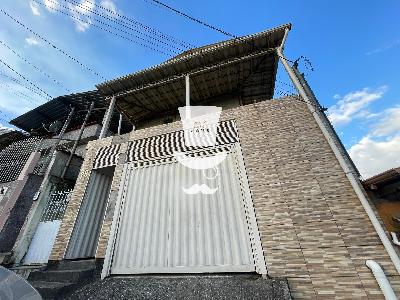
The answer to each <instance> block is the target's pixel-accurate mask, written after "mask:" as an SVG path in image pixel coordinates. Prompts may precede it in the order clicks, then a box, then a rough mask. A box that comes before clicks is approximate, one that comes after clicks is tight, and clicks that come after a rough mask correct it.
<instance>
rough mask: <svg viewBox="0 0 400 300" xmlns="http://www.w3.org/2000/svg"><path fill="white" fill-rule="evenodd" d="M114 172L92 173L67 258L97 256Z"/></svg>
mask: <svg viewBox="0 0 400 300" xmlns="http://www.w3.org/2000/svg"><path fill="white" fill-rule="evenodd" d="M113 172H114V168H113V167H109V168H104V169H98V170H95V171H93V172H92V174H91V176H90V179H89V183H88V185H87V188H86V193H85V196H84V198H83V200H82V205H81V207H80V210H79V215H78V218H77V221H76V223H75V227H74V230H73V232H72V236H71V240H70V241H69V244H68V250H67V253H66V256H65V258H67V259H78V258H91V257H94V256H95V254H96V248H97V242H98V238H99V234H100V230H101V225H102V223H103V218H104V210H105V208H106V205H107V200H108V196H109V193H110V187H111V182H112V175H113Z"/></svg>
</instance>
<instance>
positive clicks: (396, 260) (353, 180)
mask: <svg viewBox="0 0 400 300" xmlns="http://www.w3.org/2000/svg"><path fill="white" fill-rule="evenodd" d="M288 32H289V28H286V29H285V35H284V37H283V39H282V44H281V46H280V47H278V48H277V50H276V51H277V54H278V56H279V59H280V60H281V62H282V64H283V66H284V67H285V69H286V72H287V73H288V75H289V77H290V79H291V81H292V82H293V84H294V85H295V87H296V89H297V91H298V92H299V94H300V96H301V97H302V98H303V99H304V102H305V103H306V104H307V107H308V109H309V110H310V112H311V113H312V115H313V117H314V119H315V121H316V122H317V124H318V126H319V128H320V129H321V131H322V133H323V135H324V137H325V139H326V140H327V141H328V143H329V146H330V147H331V149H332V151H333V153H334V154H335V157H336V159H337V160H338V161H339V164H340V166H341V167H342V169H343V171H344V173H345V174H346V176H347V178H348V179H349V181H350V184H351V186H352V187H353V189H354V191H355V192H356V194H357V196H358V199H359V200H360V202H361V204H362V206H363V208H364V210H365V212H366V213H367V215H368V217H369V219H370V220H371V223H372V225H373V226H374V228H375V231H376V232H377V234H378V236H379V238H380V240H381V242H382V244H383V246H384V247H385V249H386V251H387V253H388V254H389V256H390V258H391V260H392V262H393V265H394V266H395V268H396V270H397V272H398V273H399V274H400V259H399V257H398V255H397V253H396V250H395V249H394V247H393V245H392V243H391V241H390V240H389V238H388V236H387V235H386V233H385V230H384V229H383V228H382V226H381V224H380V223H379V220H378V218H377V217H376V215H375V213H374V211H373V209H372V208H371V206H370V204H369V202H368V200H367V198H366V197H365V195H364V192H363V191H362V190H361V188H360V185H359V179H358V178H357V177H356V176H355V175H354V174H353V172H352V170H351V169H350V168H349V166H348V165H347V163H346V161H345V159H344V158H343V156H342V154H341V152H340V150H339V148H338V147H337V145H336V143H335V142H334V140H333V139H332V137H331V136H330V134H329V132H328V130H327V129H326V127H325V125H324V123H323V121H322V120H321V118H320V115H319V112H318V111H317V110H316V109H315V106H314V105H313V104H312V103H311V101H310V99H309V98H308V96H307V94H306V92H305V91H304V88H303V86H302V85H301V84H300V82H299V80H298V79H297V77H296V75H295V73H294V71H293V70H292V68H291V67H290V66H289V64H288V63H287V61H286V59H285V57H284V55H283V53H282V49H283V46H284V43H285V41H286V38H287V34H288Z"/></svg>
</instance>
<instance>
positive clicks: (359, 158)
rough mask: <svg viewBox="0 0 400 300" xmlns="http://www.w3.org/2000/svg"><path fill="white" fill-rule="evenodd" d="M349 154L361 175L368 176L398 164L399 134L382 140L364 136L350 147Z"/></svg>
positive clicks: (399, 159)
mask: <svg viewBox="0 0 400 300" xmlns="http://www.w3.org/2000/svg"><path fill="white" fill-rule="evenodd" d="M349 154H350V156H351V158H352V159H353V161H354V163H355V164H356V166H357V168H358V169H359V171H360V173H361V175H362V176H363V177H364V178H365V179H366V178H369V177H371V176H373V175H376V174H378V173H381V172H383V171H386V170H388V169H391V168H394V167H398V166H400V135H397V136H394V137H392V138H390V139H388V140H383V141H379V140H375V139H373V138H372V137H371V136H365V137H363V138H362V139H361V140H360V141H359V142H358V143H357V144H355V145H354V146H352V147H351V148H350V150H349Z"/></svg>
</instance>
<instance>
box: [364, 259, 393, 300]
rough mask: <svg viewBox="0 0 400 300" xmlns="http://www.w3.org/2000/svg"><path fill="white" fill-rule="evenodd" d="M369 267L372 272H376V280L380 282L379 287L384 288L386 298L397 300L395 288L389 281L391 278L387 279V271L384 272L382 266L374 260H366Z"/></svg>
mask: <svg viewBox="0 0 400 300" xmlns="http://www.w3.org/2000/svg"><path fill="white" fill-rule="evenodd" d="M365 264H366V265H367V267H368V268H370V270H371V271H372V274H374V276H375V279H376V281H377V282H378V284H379V287H380V288H381V290H382V293H383V296H385V299H386V300H396V299H397V297H396V295H395V293H394V292H393V289H392V287H391V285H390V283H389V280H388V279H387V277H386V275H385V273H384V272H383V270H382V268H381V266H380V265H379V264H378V263H377V262H375V261H374V260H370V259H369V260H367V261H366V262H365Z"/></svg>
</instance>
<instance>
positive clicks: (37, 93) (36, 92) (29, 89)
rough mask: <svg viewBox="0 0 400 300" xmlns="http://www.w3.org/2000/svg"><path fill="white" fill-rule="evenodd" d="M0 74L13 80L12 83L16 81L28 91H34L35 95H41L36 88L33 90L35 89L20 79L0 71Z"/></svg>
mask: <svg viewBox="0 0 400 300" xmlns="http://www.w3.org/2000/svg"><path fill="white" fill-rule="evenodd" d="M0 76H3V77H6V78H8V79H10V80H11V81H13V82H14V83H16V84H18V85H20V86H22V87H23V88H25V89H27V90H28V91H31V92H32V93H35V94H36V95H38V96H40V97H43V95H42V94H41V93H39V92H38V91H37V90H35V89H33V88H31V87H29V86H27V85H25V84H23V83H22V82H21V81H20V80H18V79H17V78H15V77H12V76H9V75H6V74H4V73H0ZM37 101H39V100H37Z"/></svg>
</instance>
